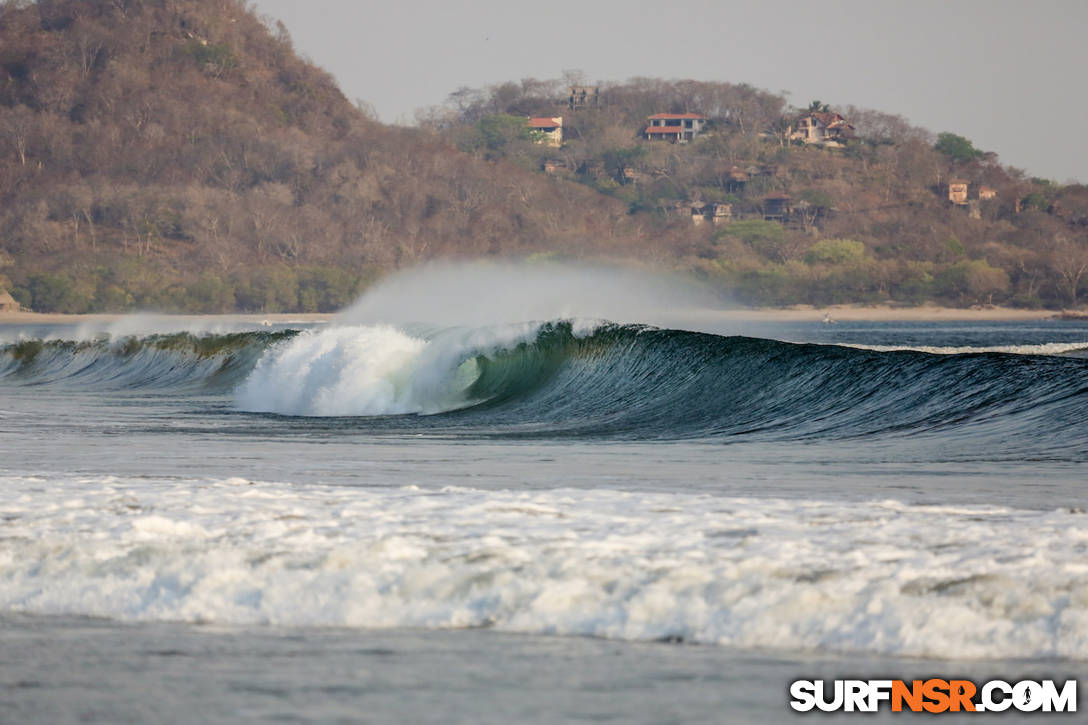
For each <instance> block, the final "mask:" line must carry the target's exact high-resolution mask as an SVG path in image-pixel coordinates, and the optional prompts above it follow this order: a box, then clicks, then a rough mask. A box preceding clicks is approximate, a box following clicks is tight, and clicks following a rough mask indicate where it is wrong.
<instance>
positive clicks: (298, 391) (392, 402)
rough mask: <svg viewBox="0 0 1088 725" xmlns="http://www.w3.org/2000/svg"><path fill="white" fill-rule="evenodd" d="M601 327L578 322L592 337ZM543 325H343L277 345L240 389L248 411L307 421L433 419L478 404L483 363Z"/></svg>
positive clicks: (239, 400)
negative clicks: (475, 392)
mask: <svg viewBox="0 0 1088 725" xmlns="http://www.w3.org/2000/svg"><path fill="white" fill-rule="evenodd" d="M597 325H598V323H595V322H579V323H576V329H575V334H583V335H585V334H590V333H591V332H592V331H593V330H594V329H596V327H597ZM539 329H540V324H539V323H524V324H511V325H498V326H493V327H486V328H479V329H466V328H447V329H440V330H437V331H435V330H425V329H424V328H422V327H418V326H417V327H416V328H415V329H414V331H413V332H411V333H410V332H406V331H404V330H402V329H398V328H396V327H392V326H389V325H375V326H362V325H350V326H336V327H329V328H326V329H322V330H317V331H307V332H303V333H301V334H299V335H297V336H296V337H294V338H292V339H290V340H288V341H285V342H283V343H280V344H279V345H276V346H273V347H272V348H270V349H269V350H268V351H266V352H265V354H264V355H263V356H262V358H261V360H260V361H259V362H258V364H257V366H256V368H254V370H253V372H252V373H250V375H249V376H248V377H247V378H246V380H245V381H244V382H243V383H242V385H241V386H239V388H238V390H237V391H236V393H235V402H236V404H237V406H238V408H239V409H240V410H245V411H250V412H263V413H281V414H284V415H302V416H376V415H404V414H409V413H420V414H432V413H440V412H445V411H449V410H456V409H457V408H461V407H464V406H466V405H469V404H471V403H472V402H475V401H473V400H472V399H471V398H470V396H469V392H468V390H469V388H470V386H471V385H472V383H473V381H475V379H476V377H477V376H478V370H477V368H476V364H475V358H476V356H477V355H479V354H492V353H494V352H495V351H498V350H502V349H508V348H510V347H512V346H514V345H517V344H518V343H519V342H524V341H530V340H532V339H533V338H534V337H535V335H536V334H537V332H538V330H539Z"/></svg>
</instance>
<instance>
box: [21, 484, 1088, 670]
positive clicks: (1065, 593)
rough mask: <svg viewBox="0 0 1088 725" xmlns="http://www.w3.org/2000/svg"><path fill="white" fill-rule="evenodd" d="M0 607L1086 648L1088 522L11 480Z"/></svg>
mask: <svg viewBox="0 0 1088 725" xmlns="http://www.w3.org/2000/svg"><path fill="white" fill-rule="evenodd" d="M2 484H3V489H4V491H5V492H7V494H8V495H7V496H5V500H4V501H3V502H0V515H2V516H3V520H4V521H5V531H4V545H3V547H0V582H2V583H3V584H2V586H0V608H2V609H3V610H5V611H9V612H25V613H30V614H41V615H86V616H96V617H106V618H110V619H115V620H119V621H186V622H214V623H225V624H245V625H265V624H267V625H285V626H334V627H361V628H396V627H420V628H443V629H457V628H467V627H490V628H494V629H496V630H500V631H506V632H520V633H533V634H552V635H571V636H593V637H604V638H613V639H622V640H672V641H690V642H700V643H707V644H721V645H729V646H737V647H746V648H781V649H785V650H789V651H796V650H798V649H807V650H826V651H840V652H861V653H880V654H891V655H904V656H922V657H936V658H963V657H978V658H1019V657H1023V658H1030V657H1063V658H1071V659H1085V658H1086V657H1088V567H1085V565H1084V563H1083V559H1084V557H1083V549H1084V547H1085V546H1086V545H1088V518H1086V517H1085V516H1084V515H1083V514H1082V513H1078V512H1076V511H1070V510H1052V511H1024V510H1017V509H1011V508H1007V507H1002V506H959V507H951V508H950V507H932V506H915V505H908V504H904V503H899V502H894V501H874V502H857V503H849V502H842V501H821V500H802V501H798V500H780V499H751V498H737V497H717V496H706V495H693V494H653V493H627V492H621V491H612V490H593V491H585V490H573V489H567V490H553V491H534V492H511V491H490V492H489V491H480V490H474V489H468V488H449V489H441V490H426V489H422V490H421V489H416V488H403V489H382V490H377V489H360V488H354V487H324V486H316V485H298V484H276V483H261V482H253V481H246V480H242V479H229V480H201V481H178V480H171V481H169V482H163V485H155V484H154V482H153V481H147V480H140V481H127V480H123V479H90V480H87V479H83V480H77V479H70V480H56V479H54V480H50V481H49V482H48V485H46V482H44V481H43V480H39V479H32V478H5V479H3V480H2Z"/></svg>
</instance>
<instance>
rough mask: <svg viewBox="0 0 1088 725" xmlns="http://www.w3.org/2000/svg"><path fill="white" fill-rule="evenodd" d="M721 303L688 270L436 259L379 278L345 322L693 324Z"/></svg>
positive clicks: (343, 317) (340, 319) (343, 315)
mask: <svg viewBox="0 0 1088 725" xmlns="http://www.w3.org/2000/svg"><path fill="white" fill-rule="evenodd" d="M721 306H722V300H721V298H720V297H719V295H718V294H717V293H715V292H714V291H712V290H710V289H709V288H708V287H706V286H705V285H703V284H702V283H700V282H699V281H698V280H696V279H694V278H692V277H689V276H686V275H681V274H666V273H662V272H648V271H644V270H638V269H629V268H619V267H606V266H592V265H578V266H575V265H571V264H565V263H559V262H546V263H539V264H527V263H516V262H486V261H480V262H462V263H449V262H447V263H434V264H429V265H425V266H422V267H417V268H415V269H411V270H407V271H404V272H401V273H398V274H395V275H392V276H390V277H387V278H385V279H384V280H382V281H381V282H379V283H378V284H377V285H375V287H373V288H372V289H370V290H369V291H367V293H366V294H364V295H363V296H362V297H361V298H360V299H359V300H358V301H357V302H356V303H355V304H353V305H352V306H350V307H349V308H347V309H346V310H344V311H343V312H342V313H341V314H340V315H339V316H338V318H337V320H336V321H337V322H338V323H340V324H393V325H403V324H411V323H423V324H430V325H434V326H438V327H454V326H458V327H482V326H488V325H503V324H512V323H523V322H531V321H537V322H547V321H550V320H561V319H588V320H593V319H596V320H608V321H610V322H615V323H628V324H647V325H656V326H659V327H681V328H686V327H687V326H686V325H684V324H683V323H684V321H685V320H686V318H687V317H689V316H690V315H689V314H688V313H690V312H693V311H705V310H707V309H717V308H720V307H721Z"/></svg>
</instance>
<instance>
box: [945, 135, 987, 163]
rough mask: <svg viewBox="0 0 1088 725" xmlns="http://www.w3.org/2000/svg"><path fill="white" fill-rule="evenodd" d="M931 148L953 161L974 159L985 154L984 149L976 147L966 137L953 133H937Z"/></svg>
mask: <svg viewBox="0 0 1088 725" xmlns="http://www.w3.org/2000/svg"><path fill="white" fill-rule="evenodd" d="M933 148H934V149H935V150H936V151H939V152H941V153H942V154H944V155H945V156H947V157H948V158H950V159H952V160H953V161H974V160H976V159H979V158H982V157H983V156H984V155H985V152H984V151H980V150H979V149H976V148H975V145H974V144H972V143H971V142H970V141H968V140H967V139H966V138H964V137H963V136H957V135H956V134H954V133H942V134H938V135H937V143H936V144H934V145H933Z"/></svg>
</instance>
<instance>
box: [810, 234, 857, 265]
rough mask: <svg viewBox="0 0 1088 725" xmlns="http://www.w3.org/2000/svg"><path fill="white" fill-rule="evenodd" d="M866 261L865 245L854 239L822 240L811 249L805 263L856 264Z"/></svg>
mask: <svg viewBox="0 0 1088 725" xmlns="http://www.w3.org/2000/svg"><path fill="white" fill-rule="evenodd" d="M863 259H865V245H864V244H863V243H862V242H855V241H854V240H853V239H821V240H820V241H818V242H816V243H815V244H813V245H812V246H811V247H809V250H808V252H806V253H805V261H806V262H808V263H809V264H834V265H846V264H856V263H858V262H860V261H862V260H863Z"/></svg>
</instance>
